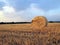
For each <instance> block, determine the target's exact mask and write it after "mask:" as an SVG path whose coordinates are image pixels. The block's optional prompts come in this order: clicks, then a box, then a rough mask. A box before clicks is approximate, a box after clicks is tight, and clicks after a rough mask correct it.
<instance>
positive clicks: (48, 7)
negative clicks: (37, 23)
mask: <svg viewBox="0 0 60 45" xmlns="http://www.w3.org/2000/svg"><path fill="white" fill-rule="evenodd" d="M36 16H45V17H46V18H47V19H48V21H60V0H0V22H11V21H15V22H17V21H18V22H28V21H29V22H30V21H31V20H32V19H33V18H34V17H36Z"/></svg>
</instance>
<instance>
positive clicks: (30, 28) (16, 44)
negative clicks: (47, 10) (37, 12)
mask: <svg viewBox="0 0 60 45" xmlns="http://www.w3.org/2000/svg"><path fill="white" fill-rule="evenodd" d="M38 22H39V21H38ZM32 24H34V23H31V24H28V23H27V24H0V45H60V23H48V24H47V25H46V26H44V25H43V24H46V23H43V24H41V25H43V27H42V28H41V26H40V25H39V24H40V22H39V23H38V24H37V23H35V24H36V25H35V24H34V25H32ZM36 27H37V28H36Z"/></svg>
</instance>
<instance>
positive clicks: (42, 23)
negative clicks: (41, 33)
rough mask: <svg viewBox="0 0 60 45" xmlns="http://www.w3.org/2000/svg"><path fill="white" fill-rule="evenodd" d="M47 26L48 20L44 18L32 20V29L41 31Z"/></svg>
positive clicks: (39, 17) (38, 17)
mask: <svg viewBox="0 0 60 45" xmlns="http://www.w3.org/2000/svg"><path fill="white" fill-rule="evenodd" d="M46 26H47V19H46V18H45V17H43V16H37V17H35V18H34V19H33V20H32V27H33V28H35V29H36V28H37V29H41V28H43V27H46Z"/></svg>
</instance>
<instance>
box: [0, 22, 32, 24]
mask: <svg viewBox="0 0 60 45" xmlns="http://www.w3.org/2000/svg"><path fill="white" fill-rule="evenodd" d="M25 23H31V22H0V24H25Z"/></svg>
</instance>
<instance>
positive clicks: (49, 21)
mask: <svg viewBox="0 0 60 45" xmlns="http://www.w3.org/2000/svg"><path fill="white" fill-rule="evenodd" d="M49 23H60V21H49Z"/></svg>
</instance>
